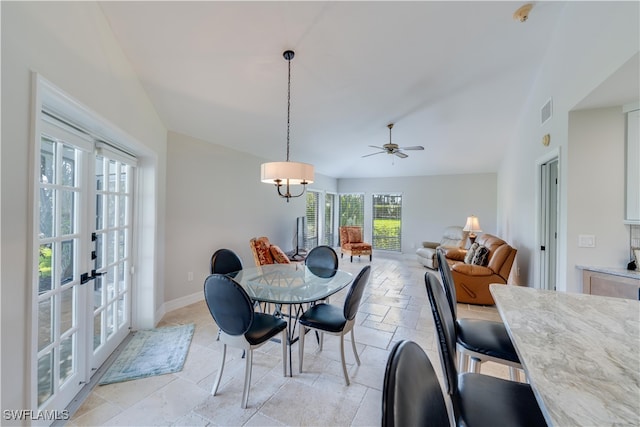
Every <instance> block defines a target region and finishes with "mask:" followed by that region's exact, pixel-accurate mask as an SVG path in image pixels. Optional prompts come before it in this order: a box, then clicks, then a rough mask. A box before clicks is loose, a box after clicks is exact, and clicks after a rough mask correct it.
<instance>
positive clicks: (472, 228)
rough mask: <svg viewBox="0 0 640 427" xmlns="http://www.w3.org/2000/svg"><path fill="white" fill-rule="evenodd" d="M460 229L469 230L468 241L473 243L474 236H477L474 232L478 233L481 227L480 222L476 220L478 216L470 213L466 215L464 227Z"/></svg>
mask: <svg viewBox="0 0 640 427" xmlns="http://www.w3.org/2000/svg"><path fill="white" fill-rule="evenodd" d="M462 230H463V231H468V232H469V241H470V242H471V244H472V245H473V243H474V242H475V241H476V237H478V236H477V235H476V232H479V233H480V232H482V229H481V228H480V222H479V221H478V217H477V216H475V215H471V216H469V217H467V223H466V224H465V225H464V228H463V229H462Z"/></svg>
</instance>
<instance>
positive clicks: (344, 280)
mask: <svg viewBox="0 0 640 427" xmlns="http://www.w3.org/2000/svg"><path fill="white" fill-rule="evenodd" d="M230 276H231V277H233V279H234V280H235V281H236V282H238V283H239V284H240V286H242V287H243V288H244V290H245V291H247V294H249V297H250V298H251V299H252V300H253V301H254V302H256V303H258V305H259V306H260V309H261V310H262V311H263V312H267V311H269V305H271V304H274V305H275V310H274V311H273V314H275V315H276V316H280V317H286V318H288V319H289V321H288V322H287V345H288V347H289V375H292V367H291V345H292V344H293V343H295V342H296V341H298V338H299V337H298V336H297V335H296V330H297V328H296V326H297V323H298V319H299V318H300V316H301V315H302V313H303V312H304V306H305V305H306V304H313V303H315V302H317V301H322V300H326V299H327V298H329V297H330V296H331V295H333V294H335V293H336V292H339V291H340V290H342V289H344V288H345V287H346V286H347V285H348V284H349V283H351V281H352V278H353V277H352V275H351V273H347V272H346V271H341V270H332V269H324V268H314V267H308V266H306V265H305V264H302V263H291V264H269V265H262V266H258V267H248V268H243V269H242V270H240V271H237V272H235V273H231V274H230Z"/></svg>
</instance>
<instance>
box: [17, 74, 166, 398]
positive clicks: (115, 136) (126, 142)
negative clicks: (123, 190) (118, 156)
mask: <svg viewBox="0 0 640 427" xmlns="http://www.w3.org/2000/svg"><path fill="white" fill-rule="evenodd" d="M43 107H46V108H47V109H48V110H50V111H53V112H55V113H56V114H59V115H60V116H62V117H72V118H73V119H74V122H76V123H77V124H78V125H80V126H82V127H83V128H84V129H85V130H87V131H89V132H90V133H91V134H92V135H94V136H100V138H99V139H102V138H104V139H106V140H111V141H117V142H118V143H119V144H122V147H123V148H125V149H126V151H129V152H130V153H132V154H133V155H135V156H136V157H137V158H138V159H139V163H138V177H139V178H140V180H138V181H137V188H136V189H135V192H136V193H137V194H138V199H137V201H136V202H135V203H134V212H136V213H135V217H134V220H133V221H134V223H133V226H134V228H135V230H136V231H135V235H134V236H132V238H133V242H132V248H133V254H132V256H133V263H134V265H137V262H136V260H137V259H145V260H149V261H150V262H146V263H144V264H143V265H142V266H141V267H140V268H138V269H136V271H135V272H134V273H133V275H132V282H131V283H132V285H131V286H132V293H131V299H132V303H131V304H132V305H131V307H132V313H131V322H132V326H133V328H134V329H137V328H151V327H154V326H156V323H157V319H159V316H160V315H161V314H162V313H161V310H158V309H157V308H156V307H157V305H158V301H156V300H157V295H158V294H162V289H163V285H162V284H161V283H159V280H161V277H162V275H161V274H159V270H158V268H157V265H158V264H157V260H158V259H159V257H160V256H161V254H162V253H163V252H162V250H160V249H158V247H159V245H160V244H161V242H160V239H159V237H160V236H159V234H158V232H157V226H158V212H157V209H158V206H157V204H158V200H159V196H158V194H157V192H158V188H157V187H158V184H157V179H158V169H159V164H158V154H157V153H155V152H154V151H152V150H151V149H150V148H148V147H147V146H145V145H144V144H142V143H140V142H139V141H137V140H135V139H134V138H132V137H131V136H130V135H128V134H126V133H125V132H123V131H122V130H120V129H118V128H117V127H116V126H114V125H113V124H112V123H110V122H108V121H107V120H105V119H103V118H102V117H100V116H99V115H97V114H96V113H94V112H93V111H91V110H90V109H89V108H87V107H86V106H84V105H82V104H81V103H80V102H78V101H77V100H75V99H73V98H72V97H70V96H69V95H67V94H66V93H64V92H63V91H62V90H60V89H59V88H57V87H56V86H55V85H53V84H52V83H51V82H49V81H48V80H46V79H45V78H44V77H42V76H41V75H39V74H38V73H35V72H34V73H32V116H31V126H30V127H31V131H32V134H31V136H30V139H31V141H33V142H32V144H31V147H32V152H31V155H30V158H31V159H32V161H31V167H30V171H29V173H28V175H29V182H30V189H31V191H32V192H33V191H34V189H35V188H36V187H37V186H38V185H39V184H38V182H37V181H36V177H37V176H38V175H37V174H36V171H35V169H34V168H37V167H39V166H38V165H39V153H36V152H35V147H37V146H38V145H36V143H37V142H38V141H39V139H40V132H39V122H40V120H41V116H42V109H43ZM38 144H39V143H38ZM141 181H142V182H141ZM90 182H93V180H91V181H90ZM36 196H37V194H32V195H31V197H30V200H31V201H30V205H31V206H30V208H29V210H30V212H32V214H31V217H30V222H31V224H32V226H31V227H30V229H29V235H28V239H29V241H30V242H35V241H36V240H37V237H38V230H39V227H38V226H37V224H35V220H36V218H35V217H34V216H35V215H36V209H37V207H38V200H37V199H36V198H35V197H36ZM141 218H144V221H142V220H141ZM140 225H142V226H140ZM30 246H31V248H32V249H30V252H31V253H30V255H29V259H32V260H34V259H37V257H38V251H35V253H33V252H34V250H33V248H36V246H34V245H33V244H32V245H30ZM160 264H161V263H160ZM159 276H160V278H159ZM33 280H35V279H34V278H33V277H32V274H30V280H29V283H33ZM140 283H142V285H139V284H140ZM32 288H33V287H32V286H29V289H28V291H27V295H28V298H29V301H32V300H33V298H34V295H33V289H32ZM32 310H33V307H32V304H31V303H29V306H28V310H27V312H25V318H26V321H27V324H28V330H29V331H33V329H34V325H32V322H33V320H32V319H33V316H34V313H33V311H32ZM31 334H33V332H31ZM33 341H34V337H29V338H28V339H27V342H29V343H32V342H33ZM35 350H36V351H37V346H36V347H35ZM32 351H34V349H33V348H31V347H30V348H29V357H31V354H32ZM28 366H30V368H28V372H25V376H26V378H27V380H26V383H27V384H28V390H27V393H28V394H27V396H28V401H29V405H30V407H31V408H32V409H34V410H35V409H36V408H37V376H38V374H37V366H34V365H33V364H31V363H29V364H28ZM89 369H90V367H89V365H88V364H87V366H86V367H85V372H86V375H85V378H84V379H85V380H88V378H89V377H90V374H91V373H90V371H89ZM34 386H35V389H34Z"/></svg>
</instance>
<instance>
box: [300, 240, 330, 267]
mask: <svg viewBox="0 0 640 427" xmlns="http://www.w3.org/2000/svg"><path fill="white" fill-rule="evenodd" d="M304 263H305V265H306V266H307V267H310V268H311V267H314V268H317V269H325V270H333V271H335V270H337V269H338V254H336V251H334V250H333V248H332V247H331V246H324V245H323V246H316V247H315V248H313V249H311V250H310V251H309V253H308V254H307V258H305V260H304Z"/></svg>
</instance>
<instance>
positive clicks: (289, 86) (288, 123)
mask: <svg viewBox="0 0 640 427" xmlns="http://www.w3.org/2000/svg"><path fill="white" fill-rule="evenodd" d="M291 58H293V55H292V56H291ZM291 58H288V59H287V62H288V64H289V76H288V78H287V162H288V161H289V128H290V124H291V119H290V116H291Z"/></svg>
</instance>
